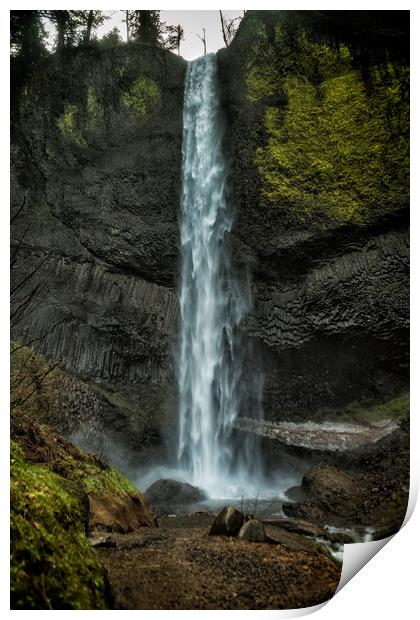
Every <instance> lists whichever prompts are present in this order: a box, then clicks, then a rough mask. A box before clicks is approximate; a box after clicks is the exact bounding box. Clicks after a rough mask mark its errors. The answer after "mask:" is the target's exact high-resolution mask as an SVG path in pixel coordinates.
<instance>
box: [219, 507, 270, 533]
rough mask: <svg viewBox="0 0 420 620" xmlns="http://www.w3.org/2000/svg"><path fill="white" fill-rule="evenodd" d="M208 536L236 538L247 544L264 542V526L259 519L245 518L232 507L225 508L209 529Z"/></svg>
mask: <svg viewBox="0 0 420 620" xmlns="http://www.w3.org/2000/svg"><path fill="white" fill-rule="evenodd" d="M209 535H210V536H238V537H239V538H242V540H247V541H249V542H266V541H267V535H266V532H265V527H264V524H263V523H262V522H261V521H260V520H259V519H254V518H252V517H245V516H244V515H243V514H242V512H240V511H239V510H237V509H236V508H234V507H233V506H225V507H224V508H223V509H222V510H221V511H220V512H219V514H218V515H217V517H216V519H215V520H214V523H213V525H212V526H211V528H210V532H209Z"/></svg>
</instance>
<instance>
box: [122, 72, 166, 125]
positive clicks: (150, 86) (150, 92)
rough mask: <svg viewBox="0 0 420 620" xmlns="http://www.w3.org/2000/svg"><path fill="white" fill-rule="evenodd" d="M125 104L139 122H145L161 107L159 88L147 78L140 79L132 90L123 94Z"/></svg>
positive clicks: (133, 85)
mask: <svg viewBox="0 0 420 620" xmlns="http://www.w3.org/2000/svg"><path fill="white" fill-rule="evenodd" d="M123 102H124V104H125V105H126V106H127V108H128V109H129V110H131V111H132V112H133V113H134V114H136V116H137V118H138V119H139V120H144V119H145V118H146V117H147V116H148V115H149V114H150V113H151V112H152V111H154V110H156V108H157V107H159V106H160V103H161V98H160V90H159V86H158V85H157V84H156V82H154V81H153V80H151V79H150V78H147V77H141V78H138V79H137V80H136V81H135V82H134V83H133V84H132V86H131V88H130V89H129V90H128V91H127V92H125V93H124V94H123Z"/></svg>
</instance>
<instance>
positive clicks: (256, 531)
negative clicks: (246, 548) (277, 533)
mask: <svg viewBox="0 0 420 620" xmlns="http://www.w3.org/2000/svg"><path fill="white" fill-rule="evenodd" d="M239 538H242V540H247V541H249V542H259V543H263V542H265V541H266V540H267V535H266V533H265V528H264V525H263V524H262V523H261V521H259V520H258V519H250V520H249V521H247V522H246V523H244V524H243V526H242V527H241V529H240V530H239Z"/></svg>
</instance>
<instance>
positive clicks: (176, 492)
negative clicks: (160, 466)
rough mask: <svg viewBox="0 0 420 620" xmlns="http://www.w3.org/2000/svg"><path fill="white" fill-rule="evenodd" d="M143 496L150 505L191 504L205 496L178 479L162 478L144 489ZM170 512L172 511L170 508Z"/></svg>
mask: <svg viewBox="0 0 420 620" xmlns="http://www.w3.org/2000/svg"><path fill="white" fill-rule="evenodd" d="M145 497H146V499H147V501H148V502H150V504H152V505H162V504H171V505H172V506H174V505H177V504H192V503H194V502H202V501H203V500H205V499H206V498H207V495H206V493H205V492H204V491H203V490H202V489H199V488H198V487H195V486H193V485H192V484H188V482H179V481H178V480H171V479H169V478H168V479H162V480H157V481H156V482H154V483H153V484H152V485H151V486H150V487H149V488H148V489H147V491H146V493H145ZM170 512H174V511H173V510H171V511H170Z"/></svg>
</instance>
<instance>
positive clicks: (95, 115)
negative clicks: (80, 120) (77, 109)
mask: <svg viewBox="0 0 420 620" xmlns="http://www.w3.org/2000/svg"><path fill="white" fill-rule="evenodd" d="M86 112H87V127H88V129H90V130H96V129H97V128H98V126H99V125H100V123H101V121H102V118H103V108H102V106H101V104H100V103H99V101H98V99H97V97H96V95H95V91H94V89H93V87H92V86H89V87H88V91H87V105H86Z"/></svg>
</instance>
